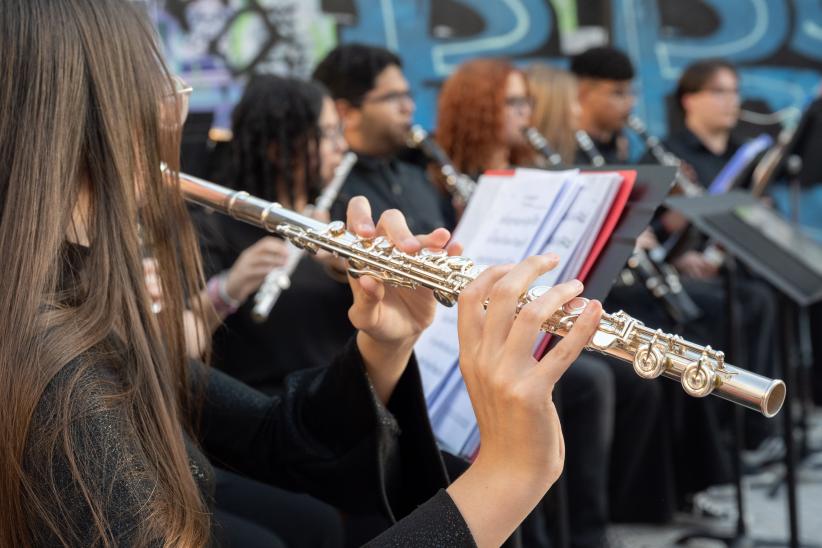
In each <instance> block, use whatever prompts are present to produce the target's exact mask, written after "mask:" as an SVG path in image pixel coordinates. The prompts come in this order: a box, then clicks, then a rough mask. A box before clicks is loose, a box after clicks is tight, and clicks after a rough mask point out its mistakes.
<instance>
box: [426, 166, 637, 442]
mask: <svg viewBox="0 0 822 548" xmlns="http://www.w3.org/2000/svg"><path fill="white" fill-rule="evenodd" d="M621 181H622V179H621V176H620V175H619V174H616V173H590V174H584V175H580V173H579V172H578V171H576V170H569V171H553V172H552V171H541V170H530V169H529V170H523V169H518V170H516V171H515V172H514V174H513V175H512V176H511V175H493V176H483V177H482V178H480V181H479V186H478V188H477V191H476V192H475V194H474V196H473V198H472V200H471V202H470V204H469V205H468V207H467V209H466V211H465V214H464V215H463V218H462V219H461V221H460V224H459V226H458V227H457V229H456V230H455V232H454V239H455V240H456V241H459V242H461V243H462V244H463V245H464V246H465V252H464V254H465V255H466V256H468V257H472V258H473V259H474V260H475V261H476V262H477V264H482V265H495V264H505V263H512V262H519V261H521V260H522V259H523V258H525V257H526V256H528V255H532V254H534V253H535V252H547V251H549V250H550V251H555V252H557V253H558V254H559V255H560V257H561V260H562V262H561V263H560V264H561V266H560V267H559V268H557V269H556V272H554V273H553V276H554V278H553V280H554V281H555V279H556V277H557V276H559V275H560V274H561V273H562V272H563V271H568V272H571V271H573V272H574V275H575V274H576V272H577V271H578V270H579V268H581V266H582V264H583V263H584V261H585V258H586V256H587V253H588V251H590V248H591V246H592V245H593V243H594V241H595V240H596V237H597V234H598V232H599V229H600V227H601V226H602V223H603V222H604V220H605V218H606V216H607V214H608V211H609V210H610V204H611V203H612V202H613V199H614V197H615V195H616V193H617V191H618V189H619V186H620V184H621ZM577 253H579V254H580V255H581V257H577V256H576V254H577ZM574 269H576V270H574ZM554 281H551V282H550V283H554ZM415 353H416V355H417V360H418V362H419V365H420V372H421V375H422V380H423V390H424V393H425V397H426V402H427V406H428V412H429V416H430V417H431V424H432V426H433V429H434V434H435V436H436V438H437V441H438V443H439V444H440V445H441V447H443V448H444V449H446V450H448V451H451V452H453V453H455V454H459V455H463V456H470V455H472V454H474V453H475V451H476V449H477V447H478V444H479V441H480V440H479V431H478V429H477V425H476V418H475V416H474V412H473V408H472V407H471V401H470V398H469V396H468V392H467V390H466V388H465V383H464V382H463V380H462V376H461V374H460V371H459V366H458V363H457V361H458V359H459V343H458V340H457V310H456V307H453V308H448V307H444V306H438V307H437V314H436V317H435V319H434V323H433V325H432V326H431V327H430V328H428V329H427V330H426V331H425V332H423V334H422V336H421V337H420V340H419V342H418V343H417V345H416V347H415Z"/></svg>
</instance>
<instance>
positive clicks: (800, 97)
mask: <svg viewBox="0 0 822 548" xmlns="http://www.w3.org/2000/svg"><path fill="white" fill-rule="evenodd" d="M143 1H146V0H143ZM149 9H150V10H151V13H152V16H153V17H154V19H155V21H156V23H157V26H158V29H159V32H160V35H161V37H162V40H163V44H164V47H165V51H166V55H167V56H168V58H169V60H170V62H171V65H172V68H173V69H174V70H176V71H178V72H179V73H181V74H182V75H184V77H186V79H187V80H189V82H190V83H191V84H192V85H193V86H194V87H195V90H196V92H195V94H194V96H193V105H192V108H193V109H194V110H201V111H214V112H215V120H216V123H217V124H225V123H226V122H227V120H228V113H229V112H230V109H231V106H232V105H233V103H234V102H235V101H236V100H237V99H238V97H239V94H240V93H241V91H242V87H243V84H244V82H245V81H246V79H247V77H248V76H249V75H250V74H253V73H256V72H275V73H280V74H294V75H300V76H305V75H308V74H309V73H310V71H311V68H312V67H313V65H314V64H315V63H316V61H317V60H318V59H320V58H321V57H322V56H323V55H324V54H325V52H327V51H328V50H329V49H330V48H332V47H333V46H334V45H336V44H337V43H340V42H343V43H345V42H354V41H356V42H364V43H369V44H375V45H380V46H385V47H388V48H390V49H392V50H394V51H397V52H399V53H400V55H401V56H402V58H403V60H404V63H405V71H406V74H407V76H408V79H409V81H410V82H411V86H412V88H413V92H414V96H415V99H416V101H417V116H416V118H417V121H418V122H420V123H422V124H423V125H425V126H427V127H434V126H435V120H434V115H435V111H436V95H437V90H438V88H439V86H440V84H441V83H442V81H443V80H444V79H445V78H446V77H447V76H448V75H449V74H450V73H451V72H452V71H453V70H454V68H455V67H456V66H457V65H459V64H460V63H461V62H463V61H464V60H466V59H469V58H472V57H477V56H505V57H509V58H511V59H513V60H514V62H515V63H517V64H518V65H523V66H524V65H527V64H529V63H532V62H536V61H543V62H548V63H552V64H557V65H560V66H562V65H565V64H566V63H567V55H568V54H572V53H575V52H578V51H580V50H582V49H584V48H586V47H588V46H592V45H600V44H603V43H610V44H613V45H615V46H617V47H619V48H621V49H623V50H624V51H626V52H627V53H628V55H629V56H630V57H631V59H633V61H634V63H635V64H636V66H637V71H638V78H637V82H636V91H637V93H638V103H637V112H638V114H639V115H640V116H642V117H643V118H645V119H646V120H647V121H648V124H649V126H650V128H651V130H652V131H653V132H655V133H660V134H662V133H665V131H666V129H667V127H668V125H669V123H671V115H670V112H671V109H670V103H669V96H670V94H671V92H672V90H673V88H674V86H675V83H676V79H677V78H678V76H679V74H680V72H681V70H682V68H683V67H684V66H686V65H687V64H688V63H690V62H692V61H694V60H696V59H700V58H703V57H706V56H722V57H725V58H727V59H730V60H731V61H733V62H735V63H737V64H738V65H739V66H740V67H741V69H740V72H741V74H742V93H743V97H744V99H745V101H746V106H747V107H748V108H750V109H751V110H755V111H759V112H772V111H781V110H782V109H786V108H788V107H798V108H799V107H802V106H804V104H805V103H806V102H807V100H808V98H809V97H811V96H813V95H814V94H815V93H816V92H817V90H818V88H819V85H820V70H822V1H820V0H164V1H163V0H159V1H157V0H155V1H153V2H151V1H150V2H149Z"/></svg>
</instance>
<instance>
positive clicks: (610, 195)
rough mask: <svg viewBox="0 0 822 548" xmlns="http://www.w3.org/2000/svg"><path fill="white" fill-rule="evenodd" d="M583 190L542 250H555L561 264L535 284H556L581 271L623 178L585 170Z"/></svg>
mask: <svg viewBox="0 0 822 548" xmlns="http://www.w3.org/2000/svg"><path fill="white" fill-rule="evenodd" d="M579 180H580V182H581V184H582V190H581V191H580V193H579V194H578V195H577V197H576V199H575V200H574V203H573V205H572V206H571V208H570V209H569V210H568V211H567V213H566V214H565V217H564V218H563V219H562V222H561V223H560V224H559V226H558V227H557V229H556V231H555V232H554V233H553V235H552V236H551V238H550V239H549V240H548V243H547V244H546V245H545V246H544V247H543V248H542V250H541V253H549V252H553V253H556V254H557V255H559V257H560V266H559V267H558V268H556V269H554V270H552V271H551V272H546V273H545V274H544V275H543V276H541V277H540V278H539V279H538V280H537V282H536V284H538V285H554V284H556V283H558V282H562V281H566V280H570V279H572V278H574V277H575V276H576V275H577V274H578V273H579V269H580V268H581V267H582V264H583V263H584V262H585V258H586V257H587V256H588V252H589V251H590V249H591V246H592V245H593V243H594V241H595V240H596V237H597V234H598V233H599V229H600V228H601V227H602V223H603V222H604V221H605V217H606V216H607V214H608V210H609V209H610V205H611V203H613V200H614V196H616V193H617V191H618V190H619V185H620V184H621V182H622V178H621V177H620V176H619V174H617V173H607V172H601V173H583V174H581V175H580V176H579Z"/></svg>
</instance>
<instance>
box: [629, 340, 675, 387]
mask: <svg viewBox="0 0 822 548" xmlns="http://www.w3.org/2000/svg"><path fill="white" fill-rule="evenodd" d="M667 367H668V359H667V358H666V357H665V354H663V353H662V351H661V350H660V349H659V347H658V346H653V345H650V344H643V345H642V346H640V347H639V350H637V352H636V355H635V356H634V371H635V372H636V374H637V375H639V376H640V377H642V378H643V379H655V378H657V377H659V376H660V375H662V373H664V372H665V369H666V368H667Z"/></svg>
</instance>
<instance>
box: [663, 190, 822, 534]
mask: <svg viewBox="0 0 822 548" xmlns="http://www.w3.org/2000/svg"><path fill="white" fill-rule="evenodd" d="M665 203H666V205H667V206H668V207H670V208H671V209H676V210H677V211H679V212H681V213H682V214H684V215H685V217H686V218H687V219H688V220H689V221H690V222H691V223H692V224H693V225H694V226H695V227H696V228H697V229H698V230H699V231H701V232H703V233H704V234H705V235H707V236H708V237H709V238H711V239H713V240H714V241H716V242H718V243H719V244H720V245H722V246H723V247H724V248H725V250H726V252H727V253H728V255H730V256H733V257H735V259H737V260H739V261H740V262H741V263H743V264H744V265H745V266H746V267H748V269H750V270H751V271H753V272H754V273H756V274H757V275H758V276H760V277H761V278H763V279H764V280H766V281H767V282H768V283H770V284H771V285H772V286H773V287H774V288H775V289H776V290H777V291H778V292H779V293H780V295H781V304H782V306H781V310H782V312H783V314H782V318H781V319H782V321H781V322H780V323H781V325H782V333H781V339H782V340H781V343H782V344H781V345H780V350H781V358H782V359H781V360H780V362H781V365H782V374H783V376H784V380H785V383H786V384H787V387H788V390H787V394H786V399H785V404H784V406H783V409H782V411H781V413H782V417H783V425H784V428H783V430H784V431H783V436H784V441H785V449H786V454H785V470H786V474H785V480H786V483H787V487H788V518H789V540H788V542H789V545H790V546H791V547H792V548H798V547H799V546H800V543H799V521H798V518H799V516H798V507H797V500H796V459H795V454H794V439H793V409H792V403H793V394H794V391H795V389H796V383H795V382H793V380H792V376H793V368H792V367H791V359H790V358H791V354H792V353H791V346H792V344H793V343H795V340H794V339H795V333H793V332H792V329H791V325H792V322H793V317H794V315H793V307H794V306H799V307H806V306H809V305H811V304H813V303H816V302H819V301H820V300H822V247H820V246H819V245H818V244H816V243H815V242H814V241H813V240H811V239H810V238H808V237H806V236H805V235H804V234H803V233H802V232H801V231H799V230H798V229H797V228H796V227H794V226H793V225H791V224H790V223H788V222H787V221H785V220H784V219H782V218H781V217H779V216H778V215H777V214H776V213H774V212H773V211H771V210H769V209H767V208H766V207H764V206H763V205H762V204H760V203H759V202H758V201H757V200H756V199H755V198H753V197H752V196H751V195H750V194H747V193H744V192H739V191H734V192H729V193H727V194H724V195H720V196H701V197H697V198H685V197H676V198H669V199H668V200H666V202H665ZM730 285H731V286H733V282H732V281H731V283H730ZM733 300H734V299H733V298H732V295H729V296H728V301H729V302H730V303H732V302H733ZM729 319H730V320H731V321H734V319H735V314H733V313H732V314H731V316H730V318H729ZM737 446H738V443H737ZM735 464H736V466H737V467H739V465H740V464H739V461H738V458H737V462H736V463H735ZM736 475H737V476H738V475H739V474H738V471H737V474H736ZM737 489H738V493H737V503H738V504H739V505H740V507H739V519H738V520H737V531H736V536H735V537H734V538H733V539H730V540H732V541H733V542H735V543H737V544H744V543H745V542H747V544H748V545H750V544H754V545H759V546H774V545H776V546H781V545H784V541H783V542H780V543H771V542H764V541H758V542H754V541H752V540H749V539H747V538H746V531H745V523H744V513H743V512H744V505H743V497H742V491H741V481H740V482H738V484H737ZM723 540H726V541H727V540H729V539H723Z"/></svg>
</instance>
